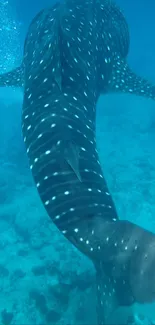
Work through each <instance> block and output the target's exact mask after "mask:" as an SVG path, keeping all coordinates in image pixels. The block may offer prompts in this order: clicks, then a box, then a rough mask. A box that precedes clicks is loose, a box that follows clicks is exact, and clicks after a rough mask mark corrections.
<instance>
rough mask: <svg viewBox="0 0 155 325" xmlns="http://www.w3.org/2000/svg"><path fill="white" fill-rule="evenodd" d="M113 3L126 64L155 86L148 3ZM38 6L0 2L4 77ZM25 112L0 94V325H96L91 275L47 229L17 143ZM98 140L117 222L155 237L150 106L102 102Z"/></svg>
mask: <svg viewBox="0 0 155 325" xmlns="http://www.w3.org/2000/svg"><path fill="white" fill-rule="evenodd" d="M50 3H51V2H50V1H49V0H48V1H46V4H50ZM118 3H119V4H120V5H122V8H124V10H125V13H126V16H127V19H128V21H129V26H130V31H131V50H130V55H129V62H130V64H131V66H132V67H133V68H134V70H135V71H136V72H137V73H139V74H140V75H142V76H145V77H147V78H149V79H150V80H151V81H154V83H155V37H154V30H155V21H154V17H153V12H154V9H155V7H154V4H153V1H152V2H151V1H150V2H149V6H148V2H147V1H144V0H143V2H142V1H135V3H134V2H132V3H131V2H130V1H126V2H125V4H124V2H123V0H122V1H121V0H120V1H118ZM43 6H45V2H43V1H40V2H38V4H36V5H34V4H33V6H31V2H30V1H23V2H22V5H21V2H19V1H18V2H17V3H16V1H15V0H12V1H11V0H10V1H2V2H1V3H0V21H1V26H0V72H1V73H3V72H4V71H7V70H10V69H12V68H14V67H15V66H17V65H18V64H19V63H20V60H21V57H22V45H23V40H24V35H25V32H26V28H27V25H28V22H29V21H30V19H31V18H32V17H33V15H34V14H35V13H36V12H37V11H38V10H39V9H40V8H42V7H43ZM31 7H32V8H31ZM21 106H22V91H21V90H16V89H0V317H1V320H0V322H2V323H3V324H5V325H9V324H23V325H24V324H30V325H32V324H37V325H38V324H45V323H46V324H51V322H53V323H54V324H95V322H96V312H95V309H96V306H95V277H94V269H93V267H92V265H91V263H90V262H89V261H88V259H86V258H85V257H83V256H82V255H81V254H80V253H79V252H78V251H77V250H76V249H75V248H74V247H72V246H71V245H70V244H69V243H68V242H67V240H65V239H64V238H63V236H62V235H61V234H60V233H59V231H58V230H57V229H56V228H55V226H54V225H53V224H52V223H51V221H50V220H49V217H48V216H47V214H46V212H45V210H44V208H43V206H42V204H41V202H40V200H39V198H38V195H37V192H36V189H35V186H34V184H33V181H32V177H31V174H30V172H29V168H28V162H27V157H26V154H25V150H24V146H23V142H22V136H21V128H20V119H21ZM97 141H98V149H99V153H100V159H101V162H102V166H103V170H104V175H105V177H106V179H107V182H108V185H109V189H110V191H111V193H112V194H113V197H114V200H115V203H116V207H117V211H118V214H119V216H120V218H125V219H128V220H131V221H133V222H135V223H137V224H139V225H141V226H143V227H145V228H147V229H149V230H152V231H153V232H155V199H154V198H155V150H154V143H155V103H154V102H153V101H151V100H147V99H143V98H138V97H135V96H131V95H130V96H129V95H112V94H111V95H106V96H102V98H101V99H100V101H99V103H98V111H97ZM153 310H154V306H145V307H144V308H142V307H139V306H136V307H135V313H137V312H139V311H140V313H142V314H144V315H146V317H151V318H154V319H155V314H154V313H153ZM126 312H128V311H123V313H124V314H126ZM115 321H116V322H117V323H119V322H120V318H119V317H118V319H117V320H116V319H115ZM142 324H147V323H146V320H144V321H143V320H142Z"/></svg>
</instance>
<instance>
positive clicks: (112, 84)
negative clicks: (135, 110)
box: [108, 58, 155, 99]
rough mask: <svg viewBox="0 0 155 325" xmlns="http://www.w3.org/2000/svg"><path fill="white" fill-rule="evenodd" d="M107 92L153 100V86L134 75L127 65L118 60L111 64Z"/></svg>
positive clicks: (154, 89)
mask: <svg viewBox="0 0 155 325" xmlns="http://www.w3.org/2000/svg"><path fill="white" fill-rule="evenodd" d="M108 91H112V92H124V93H130V94H134V95H137V96H143V97H147V98H151V99H155V85H153V84H151V83H150V82H149V81H148V80H147V79H144V78H141V77H139V76H138V75H136V74H135V73H134V72H133V71H132V70H131V69H130V67H129V66H128V64H127V63H126V62H125V61H124V60H121V59H119V58H118V59H116V60H115V62H114V64H113V69H112V75H111V78H110V80H109V86H108Z"/></svg>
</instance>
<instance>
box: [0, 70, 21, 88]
mask: <svg viewBox="0 0 155 325" xmlns="http://www.w3.org/2000/svg"><path fill="white" fill-rule="evenodd" d="M23 86H24V69H23V65H21V66H20V67H17V68H15V69H14V70H11V71H9V72H6V73H4V74H1V75H0V87H23Z"/></svg>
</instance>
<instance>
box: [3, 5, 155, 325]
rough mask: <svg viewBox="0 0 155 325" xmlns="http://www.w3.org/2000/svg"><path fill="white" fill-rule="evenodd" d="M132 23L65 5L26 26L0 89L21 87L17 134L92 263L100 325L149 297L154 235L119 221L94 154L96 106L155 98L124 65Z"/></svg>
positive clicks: (41, 184)
mask: <svg viewBox="0 0 155 325" xmlns="http://www.w3.org/2000/svg"><path fill="white" fill-rule="evenodd" d="M128 50H129V32H128V26H127V23H126V21H125V18H124V16H123V14H122V13H121V11H120V9H119V8H118V7H117V6H116V5H115V4H114V3H113V2H111V1H108V0H89V1H87V0H86V1H83V0H66V1H64V2H62V3H61V4H57V5H55V6H54V7H52V8H48V9H45V10H42V11H41V12H40V13H39V14H38V15H37V16H36V17H35V18H34V19H33V21H32V23H31V25H30V27H29V30H28V33H27V37H26V41H25V46H24V57H23V62H22V65H21V68H17V69H16V70H13V71H12V72H9V73H7V74H4V75H2V76H0V85H1V86H6V85H8V86H12V85H15V86H22V85H23V87H24V100H23V110H22V130H23V137H24V142H25V146H26V151H27V155H28V158H29V162H30V169H31V171H32V175H33V177H34V180H35V184H36V187H37V189H38V193H39V195H40V198H41V201H42V203H43V205H44V207H45V208H46V211H47V213H48V215H49V216H50V218H51V219H52V220H53V222H54V223H55V224H56V226H57V227H58V228H59V230H60V231H61V232H62V233H63V234H64V236H65V237H66V238H67V239H68V240H69V241H70V242H72V243H73V244H74V245H75V246H76V247H77V248H78V249H79V250H80V251H81V252H82V253H84V254H86V255H87V256H89V258H90V259H91V260H92V261H93V263H94V265H95V267H96V274H97V277H96V280H97V316H98V324H106V323H107V322H108V318H109V316H110V314H111V313H112V312H113V311H114V309H115V308H117V307H118V306H124V305H125V306H130V305H132V304H133V303H135V302H139V303H146V302H152V301H154V300H155V275H154V272H153V270H154V268H155V257H154V256H155V254H154V253H155V236H154V235H153V234H152V233H150V232H148V231H145V230H144V229H142V228H140V227H138V226H136V225H134V224H133V223H130V222H128V221H124V220H119V218H118V215H117V212H116V209H115V206H114V203H113V199H112V196H111V195H110V193H109V190H108V187H107V184H106V181H105V179H104V176H103V172H102V169H101V165H100V161H99V157H98V153H97V149H96V130H95V124H96V120H95V118H96V103H97V100H98V98H99V96H100V94H101V93H106V92H107V91H122V92H129V93H134V94H137V95H142V96H146V97H149V98H153V99H154V94H155V91H154V90H155V88H154V86H153V85H151V84H149V83H148V82H147V81H145V80H143V79H141V78H140V77H138V76H136V75H135V74H134V73H133V72H131V70H130V68H129V67H128V65H127V63H126V56H127V54H128Z"/></svg>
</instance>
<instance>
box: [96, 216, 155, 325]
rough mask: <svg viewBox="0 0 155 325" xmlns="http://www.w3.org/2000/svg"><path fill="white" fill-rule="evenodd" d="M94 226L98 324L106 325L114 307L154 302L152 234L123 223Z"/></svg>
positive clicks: (98, 223) (154, 237)
mask: <svg viewBox="0 0 155 325" xmlns="http://www.w3.org/2000/svg"><path fill="white" fill-rule="evenodd" d="M96 226H97V229H94V232H95V233H96V238H95V242H96V244H97V246H96V247H100V249H99V251H98V250H97V249H96V251H95V250H94V253H93V254H94V256H93V257H94V258H93V257H92V259H93V260H94V262H95V266H96V272H97V299H98V300H97V315H98V324H108V319H109V317H110V316H111V315H112V313H113V312H114V311H115V310H116V309H117V308H118V307H121V306H131V305H132V304H134V303H136V302H137V303H140V304H145V303H152V302H153V301H155V272H154V270H155V235H154V234H153V233H151V232H149V231H147V230H144V229H142V228H141V227H139V226H137V225H135V224H133V223H130V222H128V221H123V220H122V221H115V222H109V221H104V220H103V219H100V220H98V221H97V222H96ZM95 228H96V227H95ZM101 234H102V236H101ZM99 243H100V246H98V245H99Z"/></svg>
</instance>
